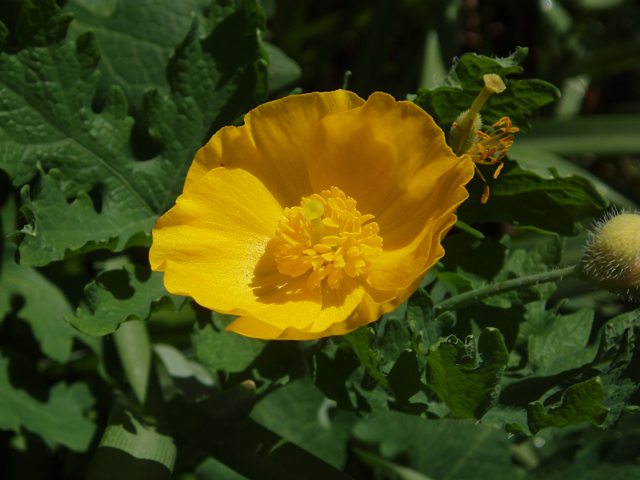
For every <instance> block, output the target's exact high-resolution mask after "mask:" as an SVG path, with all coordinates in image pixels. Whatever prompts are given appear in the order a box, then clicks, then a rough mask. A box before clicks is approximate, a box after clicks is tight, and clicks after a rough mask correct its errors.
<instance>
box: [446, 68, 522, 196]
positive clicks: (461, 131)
mask: <svg viewBox="0 0 640 480" xmlns="http://www.w3.org/2000/svg"><path fill="white" fill-rule="evenodd" d="M483 80H484V83H485V85H484V87H483V89H482V91H481V92H480V94H479V95H478V96H477V97H476V99H475V100H474V102H473V104H472V105H471V108H470V109H469V110H465V111H464V112H462V113H461V114H460V115H458V118H457V119H456V121H455V122H453V124H452V125H451V130H450V132H449V144H450V145H451V148H452V149H453V150H454V151H455V152H456V154H457V155H462V154H468V155H470V156H471V159H472V160H473V162H474V164H476V165H474V167H475V170H476V172H477V173H478V175H479V176H480V178H481V179H482V181H483V182H484V184H485V189H484V193H483V194H482V198H481V202H482V203H486V202H487V200H488V198H489V185H488V183H487V180H486V179H485V178H484V175H482V172H481V171H480V169H479V168H478V167H477V164H480V165H494V164H496V163H497V164H498V167H497V168H496V170H495V172H494V173H493V178H494V179H496V178H498V175H500V171H501V170H502V167H503V165H504V164H503V163H502V159H503V158H504V157H505V155H506V154H507V152H508V148H509V147H510V146H511V145H512V144H513V139H514V135H513V134H514V133H516V132H517V131H518V130H519V129H518V128H517V127H514V126H513V125H512V124H511V120H510V119H509V117H502V118H501V119H500V120H498V121H497V122H496V123H494V124H493V125H492V128H491V129H487V130H485V131H483V130H482V128H483V124H482V117H481V115H480V109H481V108H482V106H483V105H484V103H485V102H486V101H487V100H488V99H489V97H490V96H491V95H493V94H494V93H501V92H503V91H504V90H505V89H506V88H507V87H506V86H505V84H504V82H503V81H502V78H500V76H499V75H496V74H487V75H484V77H483ZM498 127H499V128H498Z"/></svg>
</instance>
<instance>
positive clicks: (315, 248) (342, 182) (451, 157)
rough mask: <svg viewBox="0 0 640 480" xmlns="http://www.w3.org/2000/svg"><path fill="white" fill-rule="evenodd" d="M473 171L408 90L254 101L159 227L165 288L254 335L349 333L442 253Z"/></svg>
mask: <svg viewBox="0 0 640 480" xmlns="http://www.w3.org/2000/svg"><path fill="white" fill-rule="evenodd" d="M472 176H473V162H472V161H471V158H470V157H469V156H468V155H463V156H461V157H457V156H456V155H455V154H454V153H453V152H452V151H451V149H450V148H449V147H448V146H447V144H446V142H445V137H444V133H443V132H442V130H441V129H440V128H439V127H438V126H437V125H436V124H435V122H434V121H433V119H432V118H431V117H430V116H429V115H428V114H426V113H425V112H424V111H423V110H422V109H420V108H419V107H417V106H416V105H414V104H413V103H411V102H406V101H403V102H396V101H395V100H394V99H393V98H392V97H391V96H390V95H387V94H384V93H374V94H373V95H371V96H370V97H369V99H368V100H367V101H366V102H365V101H364V100H362V99H361V98H360V97H358V96H357V95H355V94H354V93H351V92H348V91H343V90H338V91H335V92H327V93H310V94H306V95H298V96H290V97H286V98H283V99H281V100H276V101H273V102H269V103H266V104H264V105H262V106H260V107H258V108H256V109H255V110H252V111H251V112H249V114H247V116H246V117H245V125H243V126H241V127H238V128H236V127H225V128H223V129H221V130H220V131H219V132H218V133H216V134H215V135H214V136H213V137H212V138H211V140H209V142H208V143H207V144H206V145H205V146H204V147H203V148H202V149H200V151H199V152H198V153H197V154H196V157H195V159H194V161H193V164H192V165H191V168H190V170H189V172H188V174H187V179H186V181H185V186H184V190H183V193H182V195H180V197H178V199H177V201H176V205H175V206H174V207H173V208H172V209H171V210H169V211H168V212H167V213H166V214H165V215H164V216H162V217H161V218H160V219H159V220H158V222H157V223H156V225H155V227H154V229H153V246H152V247H151V252H150V262H151V267H152V268H153V269H154V270H157V271H164V272H165V276H164V283H165V286H166V288H167V290H168V291H169V292H171V293H175V294H179V295H188V296H191V297H193V298H194V299H195V301H196V302H198V303H199V304H200V305H202V306H204V307H207V308H209V309H211V310H215V311H217V312H220V313H226V314H231V315H238V316H239V318H237V319H236V320H235V321H234V322H233V323H231V324H230V325H229V326H228V327H227V330H230V331H234V332H237V333H240V334H242V335H246V336H249V337H254V338H263V339H293V340H307V339H315V338H320V337H326V336H329V335H343V334H345V333H348V332H350V331H352V330H355V329H356V328H358V327H360V326H361V325H365V324H367V323H370V322H373V321H375V320H377V319H378V318H379V317H380V315H382V314H383V313H386V312H390V311H392V310H394V309H395V308H397V307H398V306H399V305H400V304H401V303H402V302H404V301H405V300H406V299H407V298H408V297H409V296H410V295H411V294H412V293H413V292H414V291H415V290H416V288H417V287H418V286H419V285H420V282H421V280H422V278H423V277H424V275H425V274H426V272H427V271H428V270H429V269H430V268H431V267H432V266H433V265H434V264H435V263H436V262H437V261H438V259H440V258H441V257H442V256H443V255H444V249H443V248H442V246H441V245H440V241H441V240H442V238H443V237H444V236H445V234H446V233H447V231H448V230H449V229H450V228H451V226H452V225H453V224H454V223H455V221H456V217H455V215H454V213H453V212H454V211H455V209H456V208H457V207H458V205H460V203H462V202H463V201H464V200H465V199H466V198H467V196H468V193H467V191H466V189H465V187H464V186H465V185H466V183H467V182H468V181H469V180H470V179H471V177H472Z"/></svg>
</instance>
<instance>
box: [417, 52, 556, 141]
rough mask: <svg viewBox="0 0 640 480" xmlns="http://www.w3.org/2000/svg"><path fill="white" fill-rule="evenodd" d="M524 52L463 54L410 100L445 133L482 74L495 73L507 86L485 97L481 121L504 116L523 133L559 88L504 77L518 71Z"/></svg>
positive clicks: (480, 85) (471, 97)
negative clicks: (497, 55) (434, 83)
mask: <svg viewBox="0 0 640 480" xmlns="http://www.w3.org/2000/svg"><path fill="white" fill-rule="evenodd" d="M528 53H529V49H528V48H521V47H518V48H517V49H516V51H515V52H514V53H513V54H512V55H510V56H509V57H506V58H490V57H485V56H484V55H477V54H475V53H465V54H464V55H463V56H462V57H461V58H460V60H458V62H457V63H456V64H455V65H454V66H453V68H452V69H451V71H450V72H449V75H448V76H447V78H446V79H445V80H444V82H442V83H441V84H440V85H439V86H438V87H436V88H434V89H433V90H429V89H426V88H421V89H420V90H418V95H417V97H416V98H415V99H414V102H415V103H416V104H417V105H418V106H420V107H422V108H424V109H425V110H426V111H427V113H429V114H430V115H431V116H433V118H434V120H435V121H436V123H438V125H440V127H442V129H443V130H444V131H445V132H448V131H449V128H451V124H452V123H453V122H454V121H455V120H456V117H457V116H458V115H459V114H460V113H461V112H462V111H463V110H467V109H469V108H470V107H471V104H472V103H473V101H474V99H475V98H476V96H477V95H478V94H479V93H480V91H481V90H482V88H483V87H484V81H483V79H482V76H483V75H485V74H487V73H496V74H498V75H500V76H501V77H502V79H503V80H505V84H506V86H507V89H506V90H505V91H504V92H502V93H499V94H494V95H492V96H491V97H490V98H489V100H488V101H487V103H486V104H485V106H484V107H483V108H482V111H481V114H482V118H483V121H484V123H486V124H492V123H495V122H497V121H498V120H499V119H500V118H501V117H504V116H508V117H509V118H511V121H512V122H513V125H515V126H516V127H518V128H520V130H521V131H522V132H524V133H526V132H528V131H529V130H531V124H530V123H529V121H528V119H527V117H531V116H535V115H537V114H538V110H539V108H540V107H542V106H543V105H546V104H547V103H549V102H553V101H554V100H557V99H558V98H559V97H560V91H559V90H558V89H557V88H556V87H554V86H553V85H551V84H550V83H548V82H545V81H542V80H535V79H534V80H513V79H507V76H509V75H512V74H519V73H522V71H523V68H522V67H520V63H522V62H523V60H524V59H525V57H526V56H527V54H528Z"/></svg>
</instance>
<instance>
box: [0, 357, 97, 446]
mask: <svg viewBox="0 0 640 480" xmlns="http://www.w3.org/2000/svg"><path fill="white" fill-rule="evenodd" d="M93 403H94V400H93V397H92V396H91V392H90V391H89V387H88V386H87V385H86V384H84V383H81V382H76V383H74V384H72V385H69V386H67V385H65V384H64V383H63V382H58V383H56V384H55V385H54V386H53V388H51V390H50V391H49V395H48V400H47V401H46V402H40V401H38V400H36V399H35V398H33V397H32V396H31V395H29V394H28V393H27V392H26V391H24V390H19V389H16V388H14V387H13V386H12V385H11V380H10V377H9V359H8V358H5V357H2V356H0V429H3V430H13V431H14V432H16V433H20V431H21V428H24V429H25V430H28V431H30V432H32V433H35V434H36V435H40V436H41V437H42V439H43V440H44V441H45V442H46V443H47V444H48V445H49V446H50V447H52V448H53V447H56V446H58V445H63V446H65V447H67V448H69V449H71V450H73V451H76V452H84V451H86V450H87V449H88V448H89V444H90V443H91V439H92V437H93V434H94V431H95V425H94V423H93V422H92V421H91V420H89V419H87V418H86V417H85V415H84V412H85V411H86V410H87V409H89V408H91V406H92V405H93Z"/></svg>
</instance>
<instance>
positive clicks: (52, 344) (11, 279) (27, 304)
mask: <svg viewBox="0 0 640 480" xmlns="http://www.w3.org/2000/svg"><path fill="white" fill-rule="evenodd" d="M10 199H11V197H10ZM14 211H15V203H14V202H13V201H8V202H7V203H6V204H5V205H4V206H3V207H2V208H1V209H0V216H1V217H2V218H1V220H0V234H1V238H0V250H1V251H2V258H1V261H0V323H2V320H3V319H4V317H5V315H6V314H7V313H9V311H10V310H11V299H12V297H21V298H22V299H23V300H24V306H23V307H22V308H21V309H20V310H19V311H18V312H17V313H16V315H17V317H18V318H20V319H22V320H24V321H26V322H27V323H29V325H30V326H31V330H32V332H33V336H34V337H35V338H36V340H37V341H38V342H39V343H40V349H41V350H42V353H44V354H45V355H46V356H48V357H49V358H51V359H53V360H55V361H57V362H60V363H64V362H66V361H67V359H68V358H69V355H70V354H71V347H72V343H73V339H74V338H81V336H80V335H79V334H78V332H76V331H75V330H74V329H73V328H72V327H71V326H70V325H69V324H68V323H66V322H65V321H64V317H65V315H68V314H70V313H72V312H73V309H72V308H71V305H70V304H69V301H68V300H67V298H66V297H65V295H64V293H63V292H62V291H61V290H60V289H59V288H58V287H57V286H56V285H55V284H54V283H52V282H51V281H49V280H48V279H47V278H46V277H45V276H43V275H42V274H41V273H40V272H38V271H37V270H36V269H34V268H30V267H25V266H20V265H17V264H16V263H15V261H14V259H13V257H14V254H15V250H16V248H15V245H13V244H10V243H9V242H8V241H7V237H6V235H7V234H8V233H9V232H11V231H14V230H15V214H14Z"/></svg>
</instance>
